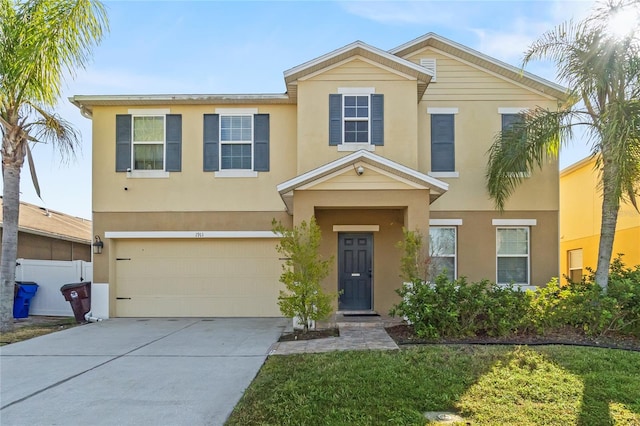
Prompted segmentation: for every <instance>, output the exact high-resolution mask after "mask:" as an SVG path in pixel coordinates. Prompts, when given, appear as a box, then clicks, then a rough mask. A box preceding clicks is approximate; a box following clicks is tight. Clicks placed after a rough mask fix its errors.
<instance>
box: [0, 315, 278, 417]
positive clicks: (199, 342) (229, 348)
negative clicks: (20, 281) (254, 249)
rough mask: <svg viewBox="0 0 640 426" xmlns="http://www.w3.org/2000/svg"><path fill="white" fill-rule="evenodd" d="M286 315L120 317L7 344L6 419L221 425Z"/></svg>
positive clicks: (1, 407) (1, 391) (2, 393)
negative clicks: (177, 317) (250, 316)
mask: <svg viewBox="0 0 640 426" xmlns="http://www.w3.org/2000/svg"><path fill="white" fill-rule="evenodd" d="M286 323H287V321H286V320H285V319H282V318H210V319H209V318H207V319H196V318H180V319H169V318H161V319H123V318H116V319H110V320H108V321H103V322H99V323H94V324H87V325H83V326H80V327H75V328H72V329H69V330H65V331H60V332H57V333H53V334H48V335H46V336H41V337H37V338H35V339H31V340H28V341H25V342H21V343H14V344H11V345H7V346H3V347H1V348H0V364H1V382H0V424H2V425H3V426H12V425H221V424H223V423H224V421H225V420H226V418H227V417H228V416H229V414H230V413H231V410H232V409H233V407H234V406H235V404H236V403H237V402H238V400H239V399H240V397H241V396H242V394H243V392H244V390H245V389H246V388H247V386H249V384H250V383H251V381H252V380H253V378H254V377H255V375H256V374H257V372H258V370H259V369H260V367H261V366H262V364H263V363H264V360H265V358H266V356H267V354H268V353H269V348H270V347H271V345H272V344H273V343H274V342H276V340H277V339H278V337H279V336H280V334H281V333H282V330H283V329H284V327H285V325H286Z"/></svg>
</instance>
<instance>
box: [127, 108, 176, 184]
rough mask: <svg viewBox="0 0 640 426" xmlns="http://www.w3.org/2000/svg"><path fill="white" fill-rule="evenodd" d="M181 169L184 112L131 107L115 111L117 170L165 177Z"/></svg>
mask: <svg viewBox="0 0 640 426" xmlns="http://www.w3.org/2000/svg"><path fill="white" fill-rule="evenodd" d="M180 171H182V116H181V115H180V114H170V110H168V109H130V110H129V114H118V115H116V172H127V177H130V178H136V177H140V178H156V177H157V178H166V177H169V172H180Z"/></svg>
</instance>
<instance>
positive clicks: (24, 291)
mask: <svg viewBox="0 0 640 426" xmlns="http://www.w3.org/2000/svg"><path fill="white" fill-rule="evenodd" d="M37 291H38V284H36V283H34V282H32V281H16V285H15V287H14V291H13V317H14V318H27V317H28V316H29V306H31V299H32V298H33V296H35V295H36V292H37Z"/></svg>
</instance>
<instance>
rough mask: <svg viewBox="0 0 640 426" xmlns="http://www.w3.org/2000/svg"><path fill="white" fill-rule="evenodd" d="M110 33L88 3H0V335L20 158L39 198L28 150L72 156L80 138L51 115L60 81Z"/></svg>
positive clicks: (14, 236) (8, 290)
mask: <svg viewBox="0 0 640 426" xmlns="http://www.w3.org/2000/svg"><path fill="white" fill-rule="evenodd" d="M107 27H108V24H107V17H106V12H105V9H104V6H103V5H102V4H101V3H100V2H98V1H93V0H24V1H23V0H0V128H1V129H2V177H3V183H4V187H3V212H2V214H3V232H2V265H1V269H0V275H1V278H0V280H1V284H0V330H2V331H8V330H11V329H12V328H13V287H14V277H15V268H16V255H17V247H18V244H17V242H18V212H19V208H20V192H19V191H20V172H21V170H22V165H23V164H24V160H25V157H26V158H27V161H28V163H29V167H30V171H31V175H32V176H33V177H34V179H33V181H34V185H35V187H36V192H37V193H38V196H39V195H40V189H39V187H38V183H37V179H35V172H34V168H33V161H32V158H31V147H30V146H29V144H30V143H32V144H33V143H37V142H45V143H46V142H49V143H51V144H52V145H53V146H54V147H55V148H57V149H58V150H59V151H60V152H61V153H62V154H63V155H64V154H73V153H74V149H75V147H76V146H77V143H78V140H79V139H78V138H79V136H78V133H77V131H76V130H75V129H74V128H73V127H72V126H71V125H70V123H68V122H67V121H65V120H63V119H62V118H61V117H59V116H58V115H57V114H55V113H53V112H51V110H52V109H53V108H54V106H55V103H56V100H57V99H58V97H59V95H60V86H61V83H62V81H63V77H64V76H65V75H73V71H74V69H75V68H77V67H84V66H85V65H86V62H87V60H88V58H89V53H90V51H91V48H92V47H93V46H94V45H96V44H97V43H98V42H99V41H100V40H101V38H102V35H103V31H104V30H106V29H107Z"/></svg>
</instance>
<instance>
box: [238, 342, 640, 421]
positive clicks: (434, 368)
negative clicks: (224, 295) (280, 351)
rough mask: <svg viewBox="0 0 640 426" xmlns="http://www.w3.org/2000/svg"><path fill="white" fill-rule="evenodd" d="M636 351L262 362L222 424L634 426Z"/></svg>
mask: <svg viewBox="0 0 640 426" xmlns="http://www.w3.org/2000/svg"><path fill="white" fill-rule="evenodd" d="M639 378H640V352H631V351H622V350H612V349H601V348H585V347H570V346H538V347H526V346H515V347H514V346H473V345H428V346H422V347H414V348H409V349H404V350H400V351H362V352H358V351H352V352H332V353H327V354H305V355H291V356H272V357H269V359H268V360H267V362H266V363H265V365H264V366H263V367H262V369H261V371H260V373H259V374H258V376H257V377H256V379H255V380H254V381H253V383H252V384H251V386H250V387H249V388H248V389H247V391H246V392H245V395H244V396H243V398H242V399H241V401H240V403H239V404H238V405H237V406H236V408H235V410H234V411H233V413H232V415H231V416H230V418H229V420H228V422H227V424H228V425H248V424H251V425H259V424H271V425H303V424H304V425H380V424H389V425H399V424H410V425H424V424H425V423H426V420H425V418H424V417H423V413H424V412H426V411H456V412H458V413H460V414H462V416H463V417H464V418H465V420H466V421H469V422H470V423H471V424H474V425H509V424H511V425H542V424H544V425H573V424H580V425H608V424H621V425H640V379H639Z"/></svg>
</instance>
